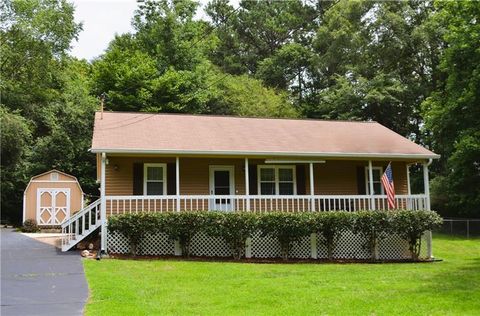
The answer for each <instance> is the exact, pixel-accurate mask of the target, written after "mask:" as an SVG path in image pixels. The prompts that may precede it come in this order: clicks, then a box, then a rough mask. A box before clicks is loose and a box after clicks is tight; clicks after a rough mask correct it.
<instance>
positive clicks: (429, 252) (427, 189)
mask: <svg viewBox="0 0 480 316" xmlns="http://www.w3.org/2000/svg"><path fill="white" fill-rule="evenodd" d="M431 162H432V161H431V160H430V161H429V162H424V163H423V187H424V191H423V192H424V194H425V203H426V205H425V209H427V210H430V182H429V180H428V166H429V165H430V163H431ZM425 238H426V240H427V258H429V259H431V258H433V252H432V232H431V231H427V232H425Z"/></svg>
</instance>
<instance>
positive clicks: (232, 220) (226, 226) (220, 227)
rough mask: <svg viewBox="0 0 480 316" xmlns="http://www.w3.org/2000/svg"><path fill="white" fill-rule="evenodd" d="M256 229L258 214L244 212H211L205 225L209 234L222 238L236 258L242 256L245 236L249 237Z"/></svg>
mask: <svg viewBox="0 0 480 316" xmlns="http://www.w3.org/2000/svg"><path fill="white" fill-rule="evenodd" d="M257 229H258V215H256V214H254V213H246V212H239V213H225V212H211V213H209V215H208V216H207V220H206V225H205V230H206V232H207V233H208V234H209V235H211V236H214V237H218V238H222V239H223V240H225V242H226V243H227V244H228V245H230V248H231V249H232V254H233V258H234V259H236V260H239V259H241V258H242V257H243V255H244V254H245V246H246V242H247V238H251V237H252V235H253V234H254V233H255V231H256V230H257Z"/></svg>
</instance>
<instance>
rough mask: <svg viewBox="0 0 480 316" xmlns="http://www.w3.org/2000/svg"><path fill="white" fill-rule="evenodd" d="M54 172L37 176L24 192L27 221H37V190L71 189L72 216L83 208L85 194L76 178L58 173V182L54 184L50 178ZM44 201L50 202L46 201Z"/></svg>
mask: <svg viewBox="0 0 480 316" xmlns="http://www.w3.org/2000/svg"><path fill="white" fill-rule="evenodd" d="M52 172H55V171H50V172H47V173H44V174H42V175H39V176H35V177H33V178H32V179H31V180H30V182H29V184H28V186H27V188H26V189H25V192H24V195H25V199H24V203H25V205H24V208H25V220H26V219H34V220H36V219H37V189H56V188H62V189H70V216H71V215H73V214H75V213H76V212H78V211H79V210H80V209H81V208H82V201H83V192H82V189H81V187H80V184H79V183H78V182H77V180H76V179H75V177H72V176H69V175H66V174H63V173H61V172H57V174H58V180H57V181H54V182H53V181H52V180H51V178H50V175H51V174H52ZM47 196H48V195H46V196H45V198H47ZM42 201H44V202H50V201H46V200H42ZM63 202H64V201H63V197H62V203H63ZM62 206H63V204H62Z"/></svg>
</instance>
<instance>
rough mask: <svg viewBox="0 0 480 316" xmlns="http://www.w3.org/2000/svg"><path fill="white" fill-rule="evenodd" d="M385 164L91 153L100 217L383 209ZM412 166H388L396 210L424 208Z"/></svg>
mask: <svg viewBox="0 0 480 316" xmlns="http://www.w3.org/2000/svg"><path fill="white" fill-rule="evenodd" d="M389 162H390V161H385V160H379V159H377V160H373V159H369V160H361V159H358V158H357V159H345V160H333V159H325V160H324V159H317V158H312V157H298V158H292V157H288V158H285V157H232V158H231V157H228V158H225V157H201V156H200V157H192V156H190V157H187V156H176V157H172V156H143V157H138V156H125V155H107V154H105V153H103V154H98V160H97V163H98V170H99V174H98V177H99V180H100V184H101V191H102V192H101V193H102V194H101V197H102V201H103V202H104V203H101V204H102V205H104V206H105V214H106V216H112V215H119V214H124V213H138V212H169V211H208V210H219V211H252V212H266V211H287V212H304V211H331V210H345V211H357V210H376V209H387V208H388V203H387V196H386V195H385V193H384V191H383V187H382V185H381V181H380V177H381V175H382V173H383V171H384V169H385V167H386V166H387V165H388V163H389ZM413 163H418V162H417V161H412V160H409V161H408V160H407V161H405V160H399V159H394V160H393V161H392V169H393V175H394V183H395V192H396V196H395V201H396V208H400V209H412V210H421V209H429V198H428V196H429V194H428V161H426V160H424V161H420V163H422V164H423V171H424V183H425V188H426V190H425V192H424V193H423V194H412V193H411V189H410V174H409V167H410V165H411V164H413Z"/></svg>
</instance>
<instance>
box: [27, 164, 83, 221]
mask: <svg viewBox="0 0 480 316" xmlns="http://www.w3.org/2000/svg"><path fill="white" fill-rule="evenodd" d="M83 202H84V201H83V191H82V187H81V186H80V183H78V180H77V178H75V177H74V176H72V175H69V174H66V173H64V172H61V171H59V170H55V169H53V170H50V171H47V172H44V173H42V174H39V175H36V176H34V177H32V178H31V179H30V181H29V182H28V185H27V187H26V188H25V191H24V193H23V222H25V220H27V219H33V220H35V221H36V222H37V224H38V225H39V226H41V227H58V226H60V225H61V224H62V223H63V222H64V221H65V220H67V219H68V218H69V217H70V214H71V213H72V212H74V211H78V210H81V209H83Z"/></svg>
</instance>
